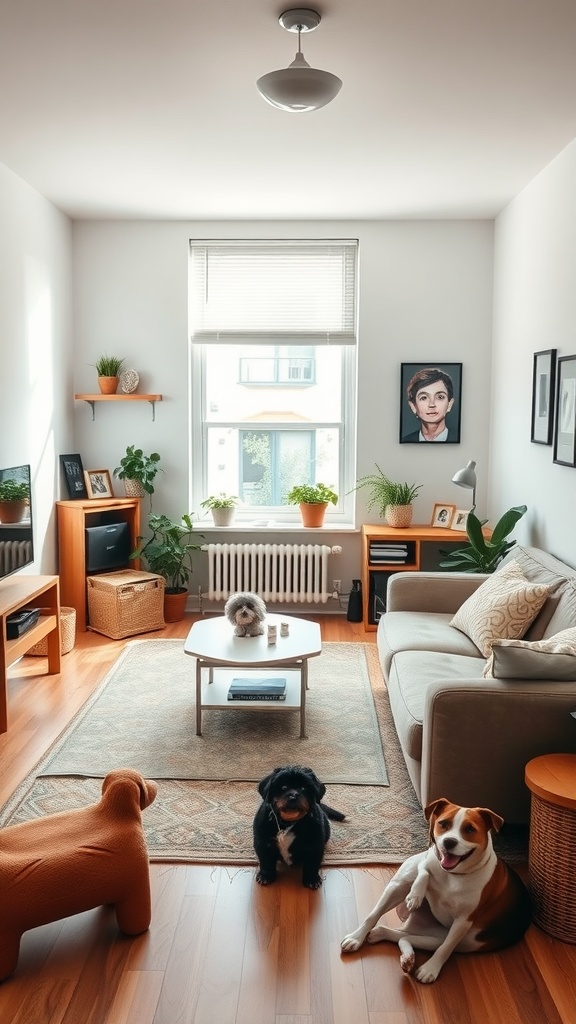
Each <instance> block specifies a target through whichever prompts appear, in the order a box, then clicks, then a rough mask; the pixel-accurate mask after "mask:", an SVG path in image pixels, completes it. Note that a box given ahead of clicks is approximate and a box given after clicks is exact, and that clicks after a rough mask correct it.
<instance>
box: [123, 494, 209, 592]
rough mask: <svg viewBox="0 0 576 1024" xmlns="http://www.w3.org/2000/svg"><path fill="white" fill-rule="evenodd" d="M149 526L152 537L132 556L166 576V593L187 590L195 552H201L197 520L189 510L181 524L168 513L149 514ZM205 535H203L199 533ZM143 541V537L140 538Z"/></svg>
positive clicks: (200, 535)
mask: <svg viewBox="0 0 576 1024" xmlns="http://www.w3.org/2000/svg"><path fill="white" fill-rule="evenodd" d="M148 527H149V529H150V531H151V533H152V536H151V537H149V538H148V540H147V541H146V543H145V544H143V545H142V546H141V547H139V548H137V550H136V551H134V552H133V553H132V555H131V556H130V557H131V558H140V557H143V558H144V559H145V560H146V564H147V565H148V568H149V569H150V572H154V573H157V574H158V575H159V576H163V577H164V579H165V580H166V592H167V593H169V594H176V593H178V592H182V591H183V590H187V589H188V581H189V579H190V575H191V573H192V552H194V551H201V549H202V545H201V544H196V542H195V541H194V540H192V535H193V532H194V523H193V522H192V517H191V516H190V515H189V514H188V513H186V515H183V516H182V519H181V521H180V522H179V523H177V522H174V521H173V520H172V519H169V518H168V516H164V515H155V514H154V513H150V515H149V516H148ZM197 536H198V537H201V538H202V539H204V538H203V537H202V534H197ZM138 539H139V540H142V539H143V538H142V537H139V538H138Z"/></svg>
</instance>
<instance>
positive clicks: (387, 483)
mask: <svg viewBox="0 0 576 1024" xmlns="http://www.w3.org/2000/svg"><path fill="white" fill-rule="evenodd" d="M376 469H377V470H378V472H377V473H370V474H369V475H368V476H361V477H360V479H359V480H358V481H357V482H356V487H354V488H352V489H353V490H358V488H359V487H369V488H370V490H371V492H372V493H371V494H370V496H369V498H368V502H367V505H366V511H367V512H370V511H371V510H372V509H373V508H377V509H378V514H379V515H380V516H381V517H382V518H383V517H384V513H385V512H386V507H387V506H388V505H411V504H412V502H413V501H414V499H415V498H416V496H417V494H418V491H419V490H420V489H421V487H423V484H406V483H404V484H397V483H394V482H393V481H392V480H390V479H389V477H387V476H386V474H385V473H383V472H382V470H381V469H380V466H379V465H378V463H376Z"/></svg>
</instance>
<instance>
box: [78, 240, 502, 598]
mask: <svg viewBox="0 0 576 1024" xmlns="http://www.w3.org/2000/svg"><path fill="white" fill-rule="evenodd" d="M327 236H328V237H329V236H332V237H343V238H348V237H357V238H359V240H360V294H359V381H358V389H359V424H358V465H357V475H358V476H361V475H364V474H367V473H371V472H373V471H374V468H375V463H376V462H378V464H379V465H380V466H381V468H382V469H383V470H384V472H386V473H387V474H389V475H390V476H391V477H392V478H393V479H399V480H407V481H408V482H416V483H422V484H424V487H423V489H422V491H421V493H420V496H419V498H418V500H417V505H416V512H415V521H416V522H423V523H428V522H429V521H430V517H431V513H432V506H433V504H434V502H436V501H446V502H453V503H454V504H457V505H458V506H459V507H464V508H467V507H469V505H470V492H466V491H463V490H462V489H461V488H458V487H456V486H455V485H453V484H452V483H451V478H452V475H453V474H454V472H455V471H456V470H457V469H459V468H460V467H461V466H463V465H465V463H466V462H467V461H468V459H469V458H475V459H476V460H477V462H478V469H479V480H480V486H479V491H478V506H479V511H480V512H481V513H482V512H484V510H485V508H486V487H487V473H488V428H487V423H486V418H485V416H484V415H482V414H481V413H482V411H483V409H484V410H485V408H486V404H487V402H488V400H489V398H488V396H489V389H490V363H491V326H492V270H493V267H492V243H493V225H492V222H488V221H450V222H397V223H396V222H342V223H321V222H306V223H296V222H294V223H285V222H282V223H271V222H266V223H264V222H262V223H244V222H242V223H239V222H235V223H220V222H218V223H183V222H162V223H156V222H101V221H98V222H93V221H82V222H76V223H75V224H74V226H73V258H74V299H75V319H74V378H75V379H74V390H75V391H77V392H94V391H95V390H96V389H97V384H96V373H95V370H94V368H93V366H92V365H91V364H93V363H94V362H95V360H96V359H97V357H98V356H99V355H101V354H102V353H103V352H108V353H110V354H114V355H119V356H122V357H125V358H126V366H127V367H132V366H133V367H134V368H135V369H137V370H138V372H139V374H140V378H141V383H140V387H139V390H140V391H151V392H161V393H162V394H163V395H164V400H163V401H162V402H161V403H160V404H158V405H157V406H156V421H155V422H152V417H151V409H150V406H149V405H148V404H147V403H142V404H139V403H138V404H134V405H130V406H128V405H127V404H123V403H109V404H103V403H101V404H99V405H96V416H95V421H94V422H92V413H91V410H90V407H89V406H88V405H86V404H85V403H77V407H76V411H75V436H76V447H75V449H74V450H75V451H79V452H80V454H81V456H82V459H83V461H84V465H85V467H86V468H108V469H109V470H110V471H112V470H113V469H114V467H115V466H117V465H118V463H119V460H120V458H121V457H122V455H123V454H124V451H125V448H126V446H127V445H128V444H136V445H138V446H140V447H142V448H144V450H145V451H152V450H155V451H158V452H159V453H160V455H161V457H162V463H161V464H162V466H163V468H164V470H165V473H164V474H160V476H159V477H157V478H156V480H157V482H158V486H157V488H156V492H155V494H154V498H153V501H154V510H155V511H162V512H166V513H167V514H168V515H171V516H179V515H180V514H181V513H183V512H186V511H189V510H190V507H189V491H188V473H187V466H188V441H187V437H188V406H187V392H188V342H187V258H188V242H189V239H190V237H201V238H226V237H248V238H249V237H327ZM432 359H434V360H439V361H442V362H462V363H463V415H462V433H461V437H462V442H461V444H460V445H458V446H456V445H424V446H423V445H419V446H418V445H400V444H399V443H398V431H399V408H400V406H399V401H400V399H399V378H400V363H401V362H414V361H416V362H417V361H420V360H422V361H428V360H432ZM115 488H116V493H117V494H122V493H123V492H122V485H121V482H120V481H118V480H116V481H115ZM145 507H146V506H145ZM358 521H359V522H363V521H370V517H368V516H366V513H365V492H361V491H360V492H358ZM226 536H227V538H229V539H234V536H233V534H232V533H231V531H228V532H227V534H226ZM275 539H277V535H274V536H273V537H270V540H275ZM326 542H327V543H341V544H342V545H343V547H344V557H343V559H342V562H341V563H340V565H339V569H338V572H336V571H335V573H334V575H337V576H338V577H340V578H342V580H343V586H344V589H348V588H349V586H350V581H351V579H352V578H353V577H356V576H359V575H360V542H359V537H358V534H356V535H353V536H350V535H340V536H337V535H329V536H327V537H326ZM201 564H202V563H201V562H199V573H200V577H201V575H202V574H201ZM199 581H200V580H199V578H196V579H195V580H194V589H196V587H197V585H198V582H199Z"/></svg>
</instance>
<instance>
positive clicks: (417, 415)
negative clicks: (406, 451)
mask: <svg viewBox="0 0 576 1024" xmlns="http://www.w3.org/2000/svg"><path fill="white" fill-rule="evenodd" d="M461 408H462V363H441V362H437V361H435V360H431V361H430V362H427V363H402V364H401V367H400V444H427V443H436V444H460V413H461Z"/></svg>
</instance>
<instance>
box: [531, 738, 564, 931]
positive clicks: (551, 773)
mask: <svg viewBox="0 0 576 1024" xmlns="http://www.w3.org/2000/svg"><path fill="white" fill-rule="evenodd" d="M525 780H526V785H527V786H528V789H529V790H530V792H531V793H532V802H531V811H530V845H529V853H528V866H529V871H530V884H531V888H532V897H533V903H534V920H535V922H536V924H538V925H539V926H540V928H542V929H543V930H544V931H545V932H548V934H549V935H553V936H554V937H555V938H556V939H561V940H562V941H563V942H572V943H576V889H575V888H574V866H575V864H576V754H544V755H543V756H542V757H535V758H534V759H533V760H532V761H529V762H528V764H527V765H526V769H525Z"/></svg>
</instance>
